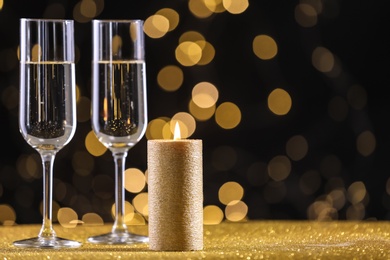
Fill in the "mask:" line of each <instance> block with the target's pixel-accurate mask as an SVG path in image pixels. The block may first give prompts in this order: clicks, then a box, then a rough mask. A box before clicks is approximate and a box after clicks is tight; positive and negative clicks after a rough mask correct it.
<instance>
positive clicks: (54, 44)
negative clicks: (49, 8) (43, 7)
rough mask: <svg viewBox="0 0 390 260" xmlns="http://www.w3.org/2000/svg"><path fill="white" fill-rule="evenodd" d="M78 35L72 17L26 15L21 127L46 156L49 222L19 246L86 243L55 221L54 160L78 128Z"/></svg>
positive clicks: (45, 217) (23, 22)
mask: <svg viewBox="0 0 390 260" xmlns="http://www.w3.org/2000/svg"><path fill="white" fill-rule="evenodd" d="M73 35H74V29H73V21H72V20H44V19H26V18H22V19H21V20H20V99H19V102H20V103H19V129H20V132H21V134H22V136H23V137H24V139H25V140H26V142H27V143H28V144H29V145H31V147H33V148H34V149H35V150H36V151H38V153H39V154H40V156H41V159H42V165H43V212H42V213H43V223H42V227H41V230H40V232H39V234H38V236H37V237H33V238H28V239H24V240H19V241H15V242H13V244H14V245H15V246H18V247H35V248H69V247H70V248H72V247H79V246H81V243H80V242H78V241H73V240H68V239H64V238H60V237H58V236H57V235H56V232H55V231H54V229H53V225H52V195H53V164H54V159H55V156H56V154H57V152H58V151H60V150H61V149H62V148H63V147H64V146H65V145H66V144H67V143H69V141H70V140H71V139H72V138H73V135H74V133H75V130H76V97H75V87H76V84H75V64H74V38H73Z"/></svg>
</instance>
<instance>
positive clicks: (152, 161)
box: [147, 139, 203, 251]
mask: <svg viewBox="0 0 390 260" xmlns="http://www.w3.org/2000/svg"><path fill="white" fill-rule="evenodd" d="M147 147H148V187H149V188H148V193H149V205H148V208H149V227H148V228H149V248H150V249H151V250H158V251H192V250H202V249H203V159H202V140H194V139H192V140H188V139H180V140H149V141H148V145H147Z"/></svg>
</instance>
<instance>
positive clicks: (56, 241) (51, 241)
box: [13, 237, 81, 249]
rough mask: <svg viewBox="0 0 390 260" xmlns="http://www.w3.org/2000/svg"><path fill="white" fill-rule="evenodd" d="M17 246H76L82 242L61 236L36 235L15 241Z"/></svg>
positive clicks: (54, 247) (55, 247)
mask: <svg viewBox="0 0 390 260" xmlns="http://www.w3.org/2000/svg"><path fill="white" fill-rule="evenodd" d="M13 244H14V246H17V247H35V248H53V249H57V248H76V247H80V246H81V243H80V242H78V241H74V240H68V239H64V238H60V237H34V238H28V239H23V240H18V241H15V242H13Z"/></svg>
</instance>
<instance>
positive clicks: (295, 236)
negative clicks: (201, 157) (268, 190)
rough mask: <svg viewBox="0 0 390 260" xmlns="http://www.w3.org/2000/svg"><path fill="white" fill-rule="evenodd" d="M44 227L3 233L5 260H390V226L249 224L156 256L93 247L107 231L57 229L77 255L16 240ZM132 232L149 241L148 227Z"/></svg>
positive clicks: (207, 231)
mask: <svg viewBox="0 0 390 260" xmlns="http://www.w3.org/2000/svg"><path fill="white" fill-rule="evenodd" d="M39 229H40V225H35V224H34V225H16V226H1V227H0V257H1V258H0V259H7V260H10V259H390V222H387V221H372V222H371V221H370V222H365V221H361V222H352V221H334V222H312V221H261V220H259V221H248V222H242V223H227V222H225V223H221V224H219V225H207V226H205V227H204V250H201V251H188V252H165V251H164V252H162V251H151V250H150V249H149V247H148V244H136V245H93V244H89V243H87V242H86V239H87V237H89V236H91V235H97V234H101V233H103V232H108V231H109V230H110V229H111V225H110V224H106V225H103V226H83V225H79V226H77V227H76V228H73V229H66V228H62V227H61V226H55V230H56V232H57V235H58V236H60V237H65V238H70V239H76V240H78V241H80V242H83V245H82V246H81V247H80V248H76V249H25V248H24V249H22V248H16V247H14V246H13V245H12V242H13V241H14V240H19V239H25V238H29V237H33V236H35V235H37V234H38V232H39ZM129 230H130V231H132V232H136V233H139V234H144V235H147V233H148V227H147V226H146V225H141V226H130V227H129Z"/></svg>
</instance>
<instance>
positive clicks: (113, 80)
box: [88, 20, 149, 244]
mask: <svg viewBox="0 0 390 260" xmlns="http://www.w3.org/2000/svg"><path fill="white" fill-rule="evenodd" d="M92 34H93V37H92V38H93V46H92V50H93V54H92V129H93V131H94V133H95V134H96V136H97V138H98V139H99V141H100V142H101V143H102V144H103V145H105V146H106V147H107V148H108V149H109V150H110V151H111V153H112V155H113V159H114V163H115V221H114V224H113V227H112V230H111V232H109V233H107V234H102V235H98V236H93V237H89V238H88V241H89V242H91V243H97V244H133V243H143V242H148V241H149V239H148V237H147V236H143V235H139V234H133V233H130V232H129V231H128V229H127V226H126V223H125V220H124V213H125V212H124V205H125V203H124V201H125V189H124V171H125V161H126V157H127V153H128V150H129V149H131V148H132V147H133V146H134V145H136V144H137V143H138V142H139V141H140V139H141V138H142V137H143V136H144V134H145V131H146V127H147V101H146V71H145V59H144V34H143V21H142V20H93V21H92Z"/></svg>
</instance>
